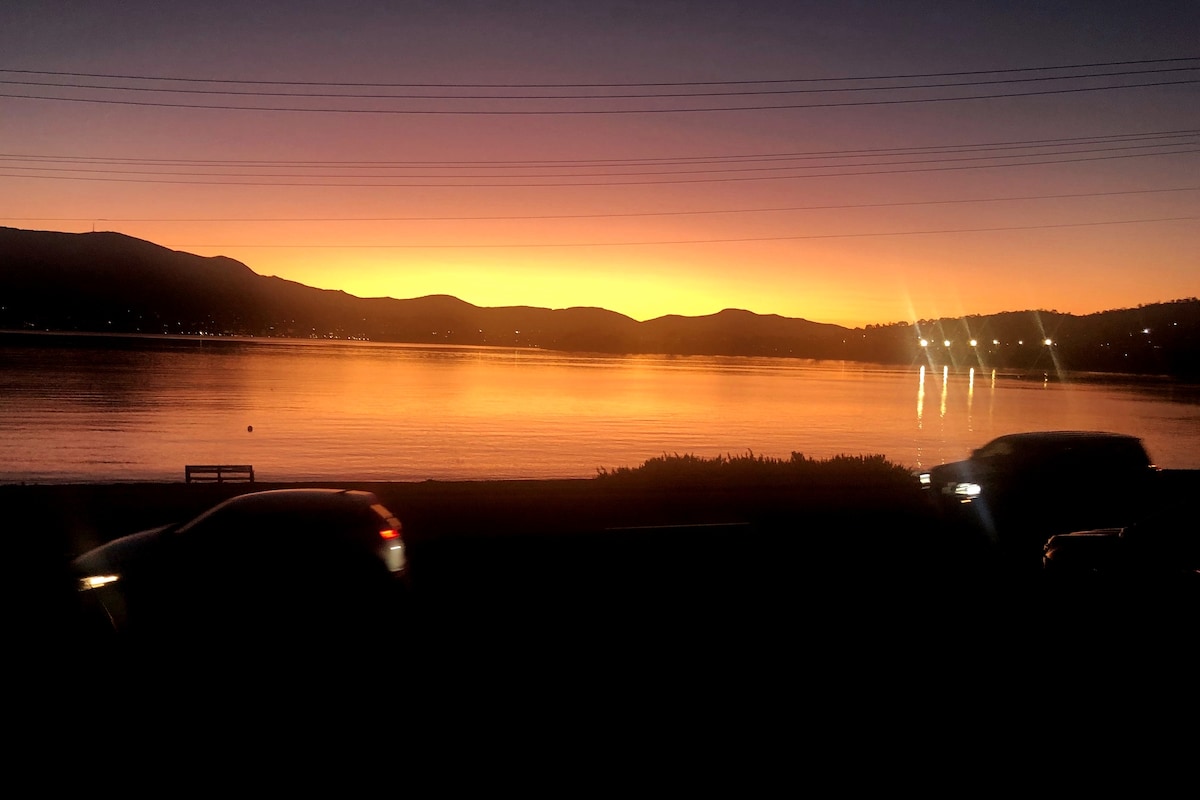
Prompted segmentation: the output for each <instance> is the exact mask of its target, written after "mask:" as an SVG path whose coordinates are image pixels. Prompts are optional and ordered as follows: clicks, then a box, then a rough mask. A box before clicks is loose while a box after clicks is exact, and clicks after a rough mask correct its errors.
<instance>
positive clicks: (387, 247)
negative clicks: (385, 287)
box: [169, 216, 1200, 250]
mask: <svg viewBox="0 0 1200 800" xmlns="http://www.w3.org/2000/svg"><path fill="white" fill-rule="evenodd" d="M1195 220H1200V217H1197V216H1191V217H1156V218H1153V219H1115V220H1103V221H1098V222H1062V223H1050V224H1043V225H1004V226H999V227H995V228H942V229H935V230H919V231H879V232H867V233H815V234H803V235H798V236H750V237H744V238H736V239H674V240H664V241H646V242H564V243H559V244H549V243H545V242H540V243H522V244H172V245H169V247H172V248H185V247H188V248H239V249H241V248H280V249H298V250H314V249H319V250H342V249H347V250H460V249H461V250H482V249H527V248H528V249H533V248H538V249H543V248H546V249H553V248H556V247H565V248H583V247H649V246H659V245H685V244H742V243H750V242H790V241H802V240H807V239H865V238H877V237H885V236H933V235H942V234H953V233H1002V232H1008V231H1036V230H1049V229H1054V228H1093V227H1102V226H1105V225H1141V224H1146V223H1158V222H1192V221H1195Z"/></svg>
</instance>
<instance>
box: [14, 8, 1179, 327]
mask: <svg viewBox="0 0 1200 800" xmlns="http://www.w3.org/2000/svg"><path fill="white" fill-rule="evenodd" d="M0 225H6V226H11V227H17V228H26V229H36V230H58V231H69V232H84V231H91V230H114V231H119V232H122V233H125V234H128V235H130V236H135V237H138V238H141V239H147V240H149V241H153V242H156V243H158V244H161V245H164V246H167V247H170V248H173V249H178V250H186V251H188V252H192V253H197V254H200V255H207V256H213V255H224V256H228V257H231V258H235V259H237V260H239V261H242V262H243V263H245V264H247V265H248V266H249V267H250V268H251V269H253V270H254V271H255V272H258V273H260V274H263V275H277V276H279V277H282V278H287V279H289V280H294V281H299V282H301V283H305V284H308V285H311V286H317V287H321V288H327V289H341V290H344V291H347V292H349V293H351V294H354V295H358V296H364V297H379V296H387V297H397V298H409V297H421V296H425V295H430V294H450V295H454V296H456V297H459V298H461V299H463V300H466V301H467V302H470V303H473V304H475V305H479V306H510V305H531V306H542V307H548V308H565V307H571V306H599V307H603V308H608V309H611V310H613V311H617V312H620V313H622V314H626V315H628V316H631V317H633V318H635V319H639V320H645V319H650V318H654V317H658V316H662V315H666V314H683V315H687V316H698V315H704V314H712V313H715V312H717V311H720V310H721V309H724V308H742V309H747V310H750V311H754V312H756V313H760V314H780V315H783V316H788V317H799V318H804V319H810V320H815V321H819V322H832V323H837V324H841V325H847V326H852V327H853V326H862V325H866V324H874V323H890V322H898V321H905V320H907V321H915V320H919V319H928V318H934V317H952V316H962V315H967V314H990V313H997V312H1001V311H1014V310H1022V309H1047V310H1049V309H1052V310H1056V311H1060V312H1067V313H1076V314H1087V313H1093V312H1096V311H1103V310H1108V309H1113V308H1127V307H1131V306H1136V305H1138V304H1143V303H1153V302H1160V301H1167V300H1173V299H1177V298H1183V297H1194V296H1197V295H1200V3H1196V2H1194V0H1182V1H1181V2H1152V1H1151V2H1100V1H1098V2H1088V3H1083V2H1054V0H1042V1H1041V2H1019V1H1018V2H982V1H977V2H956V3H945V2H929V3H925V2H907V3H902V2H870V1H867V0H863V1H860V2H852V1H849V0H848V1H846V2H836V3H834V2H828V3H817V2H803V0H796V1H795V2H753V1H752V0H751V1H749V2H746V1H743V2H736V3H735V2H729V3H715V2H711V3H710V2H674V1H672V2H652V3H646V2H605V1H604V0H595V1H594V2H590V3H588V4H586V6H584V5H583V4H569V3H560V2H554V3H538V2H521V1H520V0H513V2H505V3H494V2H385V1H384V0H339V1H338V2H304V1H303V0H300V1H298V2H277V1H276V0H258V1H257V2H254V3H245V2H243V0H237V2H227V1H226V0H208V1H207V2H204V3H189V4H183V3H175V4H169V3H162V2H143V0H123V1H122V2H105V1H104V0H99V1H96V2H63V1H61V0H36V1H35V2H27V0H6V2H5V3H4V4H3V5H2V6H0Z"/></svg>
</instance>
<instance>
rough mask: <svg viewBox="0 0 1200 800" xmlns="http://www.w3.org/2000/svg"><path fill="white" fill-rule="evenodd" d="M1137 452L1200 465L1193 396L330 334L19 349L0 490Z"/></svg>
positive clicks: (3, 352) (2, 350) (7, 371)
mask: <svg viewBox="0 0 1200 800" xmlns="http://www.w3.org/2000/svg"><path fill="white" fill-rule="evenodd" d="M1053 429H1080V430H1110V431H1117V432H1123V433H1131V434H1134V435H1137V436H1140V437H1142V438H1143V440H1144V441H1145V443H1146V446H1147V448H1148V449H1149V451H1150V454H1151V456H1152V458H1154V460H1155V461H1156V463H1157V464H1158V465H1159V466H1161V467H1167V468H1183V469H1197V468H1200V390H1198V389H1197V387H1195V386H1187V385H1179V384H1177V383H1174V382H1171V381H1168V380H1165V379H1156V378H1116V377H1114V376H1108V377H1106V378H1100V377H1099V376H1094V375H1090V376H1081V375H1057V374H1056V375H1049V374H1046V375H1033V376H1030V375H1007V374H1001V373H997V372H995V371H991V370H988V369H986V368H984V369H975V370H957V369H954V368H953V367H951V366H949V365H939V364H934V363H914V364H911V365H903V366H880V365H869V364H858V363H851V362H816V361H805V360H797V359H775V358H748V357H747V358H740V357H713V356H665V355H598V354H579V353H561V352H550V351H544V350H536V349H512V348H486V347H437V346H422V345H403V344H382V343H374V342H349V341H327V340H284V339H267V340H262V339H253V340H240V339H225V338H213V337H196V338H188V337H151V336H144V337H105V336H79V335H73V336H54V335H48V334H41V335H34V334H11V335H6V336H5V337H3V338H2V339H0V483H19V482H26V483H75V482H101V483H107V482H124V481H181V480H183V472H184V466H185V465H187V464H251V465H253V466H254V469H255V473H256V477H257V479H258V480H260V481H326V480H327V481H331V482H332V481H420V480H427V479H436V480H485V479H543V478H587V477H592V476H594V475H596V473H597V471H598V470H601V469H609V470H611V469H614V468H617V467H624V466H630V467H631V466H637V465H639V464H641V463H642V462H644V461H645V460H647V459H649V458H653V457H656V456H661V455H663V454H680V455H683V454H692V455H696V456H703V457H713V456H719V455H743V454H746V453H754V454H755V455H764V456H772V457H779V458H787V457H789V456H790V455H791V454H792V453H793V452H798V453H802V454H803V455H805V456H810V457H816V458H827V457H831V456H835V455H841V454H846V455H876V454H879V455H884V456H886V457H887V458H888V459H890V460H891V461H894V462H896V463H900V464H903V465H906V466H909V467H911V468H913V469H918V468H924V467H929V466H933V465H936V464H939V463H943V462H946V461H953V460H957V459H960V458H964V457H965V456H967V455H968V454H969V452H970V451H971V449H973V448H975V447H978V446H979V445H981V444H983V443H984V442H986V441H987V440H989V439H992V438H994V437H995V436H998V435H1001V434H1004V433H1010V432H1015V431H1022V430H1053Z"/></svg>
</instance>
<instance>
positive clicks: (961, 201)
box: [3, 186, 1200, 222]
mask: <svg viewBox="0 0 1200 800" xmlns="http://www.w3.org/2000/svg"><path fill="white" fill-rule="evenodd" d="M1172 192H1200V186H1179V187H1172V188H1166V189H1126V190H1121V191H1112V192H1075V193H1070V194H1039V195H1017V196H1010V197H967V198H950V199H945V200H908V201H899V202H892V203H842V204H835V205H809V206H776V207H767V208H719V209H704V210H690V211H632V212H620V213H616V212H614V213H604V214H525V215H503V216H467V217H461V216H457V217H428V216H425V217H3V219H7V220H10V221H14V222H31V221H38V222H86V221H94V222H502V221H520V220H553V219H612V218H631V217H682V216H702V215H720V214H762V213H781V212H791V211H845V210H852V209H865V208H902V207H913V206H937V205H965V204H970V203H1007V202H1024V201H1030V200H1072V199H1082V198H1095V197H1119V196H1124V195H1135V194H1164V193H1172Z"/></svg>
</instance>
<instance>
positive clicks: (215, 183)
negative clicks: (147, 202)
mask: <svg viewBox="0 0 1200 800" xmlns="http://www.w3.org/2000/svg"><path fill="white" fill-rule="evenodd" d="M1198 152H1200V149H1196V148H1193V149H1184V150H1171V151H1165V152H1158V153H1126V154H1122V155H1106V156H1087V157H1084V158H1055V159H1045V160H1041V161H1023V162H1015V163H1007V164H957V165H954V166H942V167H915V168H906V169H884V170H879V169H875V170H855V171H849V172H817V173H808V174H804V175H754V176H738V177H720V178H668V179H664V180H638V181H619V180H609V181H543V182H540V183H504V182H487V183H485V182H475V183H412V182H408V183H379V182H376V183H335V182H329V181H317V182H311V181H310V182H301V181H228V180H217V181H203V180H183V179H167V180H157V179H148V178H101V177H92V176H85V175H84V176H81V175H13V174H11V173H0V178H23V179H26V180H65V181H91V182H107V183H144V184H172V185H191V186H281V187H289V186H290V187H305V186H308V187H322V188H360V189H372V188H374V189H395V188H413V189H417V188H458V189H482V188H507V189H519V188H555V187H569V186H576V187H580V186H659V185H669V184H696V183H741V182H748V181H777V180H802V179H808V178H844V177H856V176H875V175H903V174H911V173H918V172H951V171H961V170H971V169H1005V168H1009V167H1029V166H1046V165H1053V164H1079V163H1085V162H1093V161H1112V160H1118V159H1126V158H1149V157H1154V156H1173V155H1188V154H1192V153H1198ZM971 160H977V159H971ZM897 163H899V162H897ZM864 166H875V165H864ZM846 168H849V169H853V166H852V165H848V166H847V167H846ZM159 174H162V173H159ZM651 174H655V173H651ZM657 174H665V173H657ZM313 177H319V176H313ZM367 179H371V178H370V177H369V176H367ZM508 179H509V180H512V179H514V178H512V177H509V178H508Z"/></svg>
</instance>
